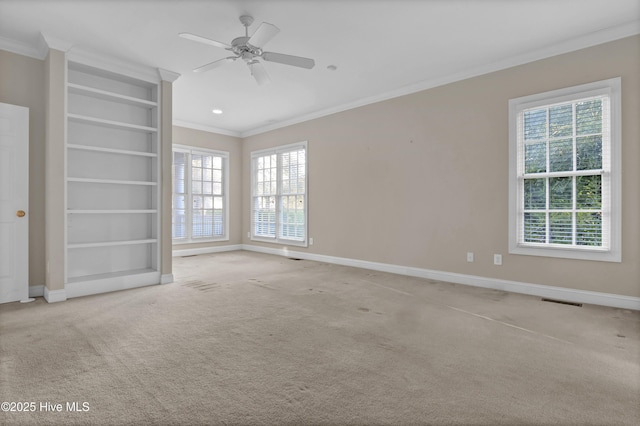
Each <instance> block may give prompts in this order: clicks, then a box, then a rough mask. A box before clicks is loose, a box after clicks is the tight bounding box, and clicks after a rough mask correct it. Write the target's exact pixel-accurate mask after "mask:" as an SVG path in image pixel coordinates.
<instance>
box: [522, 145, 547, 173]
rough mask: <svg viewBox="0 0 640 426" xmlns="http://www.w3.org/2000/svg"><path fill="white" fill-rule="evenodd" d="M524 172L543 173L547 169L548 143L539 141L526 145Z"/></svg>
mask: <svg viewBox="0 0 640 426" xmlns="http://www.w3.org/2000/svg"><path fill="white" fill-rule="evenodd" d="M524 169H525V170H524V172H525V173H543V172H546V171H547V144H546V142H537V143H531V144H526V145H525V146H524Z"/></svg>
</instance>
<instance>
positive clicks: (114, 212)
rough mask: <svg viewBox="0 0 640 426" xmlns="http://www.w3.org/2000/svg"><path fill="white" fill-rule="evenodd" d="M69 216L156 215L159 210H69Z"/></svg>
mask: <svg viewBox="0 0 640 426" xmlns="http://www.w3.org/2000/svg"><path fill="white" fill-rule="evenodd" d="M67 213H68V214H154V213H158V210H157V209H136V210H126V209H118V210H116V209H110V210H108V209H102V210H97V209H96V210H89V209H68V210H67Z"/></svg>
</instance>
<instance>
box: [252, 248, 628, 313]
mask: <svg viewBox="0 0 640 426" xmlns="http://www.w3.org/2000/svg"><path fill="white" fill-rule="evenodd" d="M242 249H243V250H248V251H254V252H259V253H267V254H274V255H278V256H286V257H295V258H298V259H305V260H314V261H317V262H325V263H332V264H336V265H344V266H352V267H355V268H363V269H370V270H374V271H381V272H389V273H392V274H399V275H407V276H411V277H419V278H426V279H429V280H434V281H444V282H449V283H455V284H463V285H469V286H474V287H483V288H490V289H494V290H502V291H509V292H512V293H521V294H528V295H531V296H538V297H543V298H549V299H555V300H563V301H567V302H573V303H586V304H593V305H602V306H610V307H614V308H621V309H632V310H636V311H640V297H632V296H623V295H619V294H611V293H600V292H596V291H588V290H576V289H571V288H564V287H553V286H547V285H540V284H530V283H523V282H518V281H509V280H501V279H497V278H488V277H479V276H475V275H465V274H458V273H454V272H444V271H435V270H431V269H422V268H414V267H409V266H400V265H393V264H389V263H379V262H369V261H366V260H357V259H349V258H344V257H335V256H326V255H321V254H313V253H307V252H301V251H292V250H288V249H286V248H284V249H278V248H271V247H263V246H255V245H251V244H243V245H242Z"/></svg>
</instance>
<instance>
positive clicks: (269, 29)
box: [247, 22, 280, 48]
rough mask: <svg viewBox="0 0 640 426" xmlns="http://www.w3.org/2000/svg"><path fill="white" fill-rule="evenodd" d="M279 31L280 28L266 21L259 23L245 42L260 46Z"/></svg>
mask: <svg viewBox="0 0 640 426" xmlns="http://www.w3.org/2000/svg"><path fill="white" fill-rule="evenodd" d="M279 32H280V28H278V27H276V26H275V25H273V24H269V23H268V22H263V23H262V24H260V26H259V27H258V29H257V30H256V32H255V33H253V35H252V36H251V38H250V39H249V40H248V42H247V43H249V44H250V45H252V46H253V47H259V48H262V46H264V45H265V44H267V42H268V41H269V40H271V39H272V38H274V37H275V36H276V34H278V33H279Z"/></svg>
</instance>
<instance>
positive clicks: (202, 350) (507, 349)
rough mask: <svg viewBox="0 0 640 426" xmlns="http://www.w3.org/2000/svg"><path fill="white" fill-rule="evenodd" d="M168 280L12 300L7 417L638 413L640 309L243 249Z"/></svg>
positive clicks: (2, 323) (524, 417)
mask: <svg viewBox="0 0 640 426" xmlns="http://www.w3.org/2000/svg"><path fill="white" fill-rule="evenodd" d="M174 276H175V278H176V282H175V283H172V284H167V285H162V286H152V287H145V288H140V289H134V290H128V291H122V292H115V293H109V294H102V295H97V296H89V297H82V298H77V299H71V300H68V301H66V302H62V303H55V304H47V303H46V302H45V301H44V300H43V299H41V298H39V299H37V300H36V301H35V302H32V303H29V304H20V303H9V304H4V305H0V401H3V402H13V403H14V404H12V405H11V407H10V408H14V409H16V410H17V409H18V408H20V409H21V410H22V411H3V412H1V413H0V423H1V424H11V425H13V424H97V425H101V424H110V425H143V424H157V425H164V424H167V425H182V424H184V425H198V424H203V425H204V424H211V425H218V424H219V425H412V424H413V425H448V424H451V425H454V424H455V425H638V424H640V313H638V312H635V311H629V310H622V309H615V308H606V307H599V306H590V305H584V306H582V307H578V306H571V305H564V304H557V303H551V302H544V301H541V300H540V298H536V297H531V296H525V295H518V294H510V293H506V292H501V291H496V290H487V289H482V288H473V287H466V286H461V285H454V284H448V283H440V282H432V281H428V280H424V279H418V278H411V277H404V276H397V275H392V274H386V273H382V272H374V271H369V270H364V269H357V268H350V267H344V266H338V265H331V264H325V263H319V262H311V261H306V260H291V259H287V258H284V257H276V256H270V255H265V254H259V253H251V252H242V251H241V252H229V253H220V254H211V255H200V256H194V257H185V258H175V259H174ZM32 403H33V404H32ZM58 404H60V405H58ZM5 407H6V406H5V405H4V404H3V409H4V408H5ZM58 408H60V410H59V411H58Z"/></svg>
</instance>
